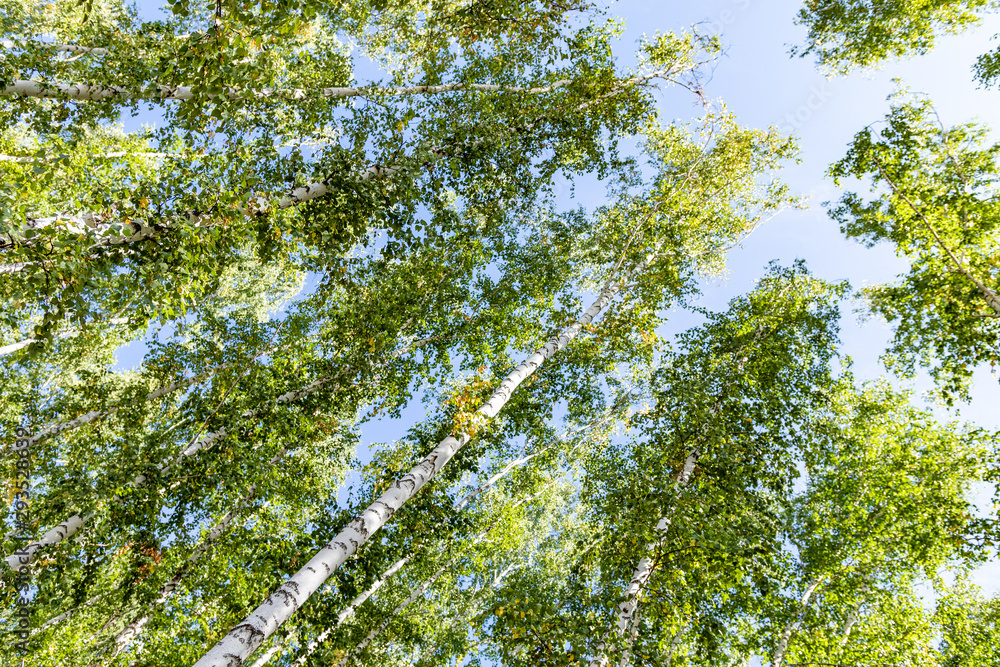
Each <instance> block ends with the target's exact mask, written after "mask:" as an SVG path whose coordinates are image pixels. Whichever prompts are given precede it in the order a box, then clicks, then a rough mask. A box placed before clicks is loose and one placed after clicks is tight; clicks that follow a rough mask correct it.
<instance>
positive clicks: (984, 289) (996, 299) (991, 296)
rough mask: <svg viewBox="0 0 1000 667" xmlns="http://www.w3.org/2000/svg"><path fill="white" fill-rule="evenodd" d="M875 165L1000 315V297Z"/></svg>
mask: <svg viewBox="0 0 1000 667" xmlns="http://www.w3.org/2000/svg"><path fill="white" fill-rule="evenodd" d="M875 164H877V165H878V170H879V172H880V173H881V174H882V178H884V179H885V180H886V182H887V183H888V184H889V187H890V188H892V191H893V192H894V193H895V194H896V195H897V196H898V197H899V198H900V199H902V200H903V201H904V202H906V205H907V206H909V207H910V209H911V210H912V211H913V212H914V213H916V214H917V217H919V218H920V219H921V220H922V221H923V223H924V226H925V227H927V230H928V231H929V232H930V233H931V236H933V237H934V242H935V243H937V245H938V247H939V248H941V249H942V250H943V251H944V252H945V254H946V255H948V258H949V259H950V260H951V263H952V264H953V265H954V266H955V269H956V270H957V271H958V272H959V273H961V274H962V275H963V276H965V277H966V278H967V279H968V280H969V281H970V282H971V283H973V284H974V285H975V286H976V287H977V288H978V289H979V291H980V293H981V294H982V295H983V298H984V299H986V303H988V304H989V306H990V308H992V309H993V311H994V312H995V313H996V314H997V315H1000V296H998V295H997V293H996V292H995V291H994V290H993V289H991V288H990V287H989V286H987V285H986V284H985V283H983V282H982V281H981V280H979V278H977V277H976V276H975V275H973V274H972V272H971V271H969V270H968V269H967V268H966V267H965V264H963V263H962V260H960V259H959V258H958V257H956V256H955V253H954V252H952V250H951V248H949V247H948V245H947V244H946V243H945V242H944V240H943V239H942V238H941V236H940V235H939V234H938V232H937V229H936V228H935V227H934V225H933V224H931V221H930V219H929V218H928V217H927V216H926V215H925V214H924V212H923V211H922V210H920V208H918V207H917V205H916V204H914V203H913V201H911V200H910V198H909V197H907V196H906V195H905V194H904V193H903V192H902V191H901V190H900V189H899V188H898V187H897V186H896V183H895V182H894V181H893V180H892V179H891V178H889V175H888V174H887V173H886V172H885V170H884V169H883V168H882V163H881V162H879V161H878V159H876V160H875Z"/></svg>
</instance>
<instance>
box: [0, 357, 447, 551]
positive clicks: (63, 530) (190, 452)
mask: <svg viewBox="0 0 1000 667" xmlns="http://www.w3.org/2000/svg"><path fill="white" fill-rule="evenodd" d="M433 340H434V339H433V338H425V339H422V340H419V341H414V342H413V343H410V344H409V345H405V346H403V347H402V348H400V349H399V350H395V351H393V353H392V354H391V355H390V357H389V358H390V359H394V358H396V357H399V356H401V355H403V354H406V353H408V352H410V351H412V350H413V349H415V348H416V347H419V346H421V345H423V344H426V343H428V342H431V341H433ZM349 370H350V369H345V370H343V371H341V372H340V373H339V374H337V375H336V376H333V377H326V378H320V379H318V380H314V381H313V382H311V383H309V384H308V385H306V386H305V387H302V388H301V389H297V390H294V391H290V392H287V393H285V394H282V395H281V396H279V397H278V398H277V399H275V402H276V403H279V404H280V403H288V402H290V401H294V400H298V399H299V398H302V397H303V396H305V395H306V394H309V393H311V392H313V391H316V390H317V389H319V388H320V387H321V386H323V385H324V384H326V383H328V382H330V381H333V380H336V379H337V378H338V377H340V376H342V375H344V374H345V373H347V372H348V371H349ZM338 386H339V385H338ZM335 389H336V387H335ZM157 391H161V390H159V389H158V390H157ZM153 393H154V394H155V393H156V392H153ZM256 414H258V413H257V411H247V412H244V413H243V414H242V415H241V416H242V417H243V418H244V419H249V418H251V417H253V416H255V415H256ZM228 434H229V432H228V430H227V429H226V428H225V427H223V428H220V429H219V430H218V431H214V432H212V433H209V434H207V435H205V436H203V437H201V438H199V439H198V440H196V441H195V442H192V443H191V444H189V445H188V446H187V447H185V448H184V450H183V451H181V453H180V454H179V455H177V456H176V457H174V458H173V459H171V460H168V461H165V462H163V463H160V464H159V465H158V466H157V467H156V474H157V475H162V474H165V473H166V472H167V471H169V470H170V469H171V468H173V467H174V466H176V465H178V464H179V463H181V462H182V461H183V460H184V459H186V458H187V457H189V456H194V455H195V454H197V453H199V452H202V451H207V450H209V449H211V448H212V447H214V446H215V445H216V443H217V442H218V441H219V440H221V439H223V438H224V437H226V436H227V435H228ZM148 479H149V477H148V476H147V475H146V474H145V473H141V474H139V475H137V476H136V477H135V478H134V479H133V480H132V481H130V482H129V483H128V484H126V488H130V487H138V486H141V485H143V484H145V483H146V481H148ZM93 516H94V512H91V513H90V514H88V515H87V516H84V517H81V516H80V515H79V514H74V515H73V516H72V517H70V518H69V519H67V520H66V521H64V522H63V523H61V524H59V525H58V526H56V527H55V528H53V529H52V530H50V531H49V532H48V533H46V534H45V535H44V536H42V539H40V540H39V541H38V542H34V543H32V544H29V545H27V546H26V547H25V548H24V549H22V550H20V551H18V552H15V553H13V554H11V555H10V556H8V557H7V558H6V560H7V564H8V565H9V566H10V567H11V568H12V569H15V570H16V569H17V567H19V566H20V565H23V564H27V563H30V562H31V561H32V560H33V559H34V555H35V554H36V553H37V552H38V551H39V550H40V549H42V548H44V547H47V546H50V545H53V544H58V543H60V542H62V541H64V540H67V539H69V538H70V537H72V536H73V535H74V534H75V533H76V531H77V530H79V529H80V527H81V526H83V525H84V524H85V523H86V522H87V521H89V520H90V519H91V518H92V517H93ZM25 558H27V559H28V560H24V559H25Z"/></svg>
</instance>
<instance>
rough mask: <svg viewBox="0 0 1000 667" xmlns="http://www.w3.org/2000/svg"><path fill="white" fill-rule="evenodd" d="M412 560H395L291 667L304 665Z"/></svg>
mask: <svg viewBox="0 0 1000 667" xmlns="http://www.w3.org/2000/svg"><path fill="white" fill-rule="evenodd" d="M412 558H413V554H409V555H407V556H404V557H403V558H400V559H399V560H397V561H396V562H395V563H393V565H392V567H390V568H389V569H388V570H386V571H385V572H383V573H382V576H381V577H379V578H378V580H376V581H375V583H373V584H372V585H371V586H369V587H368V589H367V590H365V591H364V592H363V593H361V594H360V595H358V597H356V598H354V600H352V601H351V604H349V605H348V606H347V608H346V609H344V610H343V611H342V612H340V613H339V614H338V615H337V620H336V621H335V622H334V624H333V625H331V626H330V627H328V628H327V629H326V630H324V631H323V632H321V633H319V635H317V636H316V638H315V639H313V640H312V641H310V642H309V644H308V645H307V646H306V650H305V653H303V654H302V655H300V656H299V657H298V658H296V659H295V662H293V663H292V667H301V666H302V665H304V664H305V663H306V660H308V659H309V656H311V655H312V654H313V653H314V652H315V651H316V649H317V648H319V646H320V645H321V644H322V643H323V642H325V641H326V638H327V637H329V636H330V633H331V632H333V631H334V629H335V628H337V626H339V625H340V624H341V623H343V622H344V621H346V620H347V619H348V618H350V617H351V616H353V615H354V612H355V611H357V609H358V607H360V606H361V605H362V603H364V601H365V600H367V599H368V598H370V597H371V596H372V595H373V594H374V593H375V592H376V591H377V590H378V589H380V588H382V586H383V584H385V582H386V581H388V580H389V578H390V577H391V576H392V575H394V574H396V573H397V572H399V571H400V570H401V569H402V568H403V566H404V565H406V564H407V563H409V562H410V559H412Z"/></svg>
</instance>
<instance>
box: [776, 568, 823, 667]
mask: <svg viewBox="0 0 1000 667" xmlns="http://www.w3.org/2000/svg"><path fill="white" fill-rule="evenodd" d="M822 582H823V580H822V579H814V580H813V581H812V583H810V584H809V587H808V588H806V591H805V593H803V594H802V599H801V600H800V601H799V607H798V609H797V610H796V611H795V615H794V616H793V617H792V620H790V621H788V624H787V625H785V629H784V630H783V631H782V633H781V637H780V638H779V639H778V645H777V646H775V648H774V655H773V656H772V657H771V667H782V665H784V663H785V652H786V651H787V650H788V642H789V641H790V640H791V638H792V634H794V632H795V630H797V629H798V627H799V622H800V621H801V620H802V612H804V611H805V609H806V607H807V606H808V605H809V600H810V599H811V598H812V596H813V593H815V592H816V589H817V588H819V585H820V584H821V583H822Z"/></svg>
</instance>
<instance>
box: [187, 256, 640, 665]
mask: <svg viewBox="0 0 1000 667" xmlns="http://www.w3.org/2000/svg"><path fill="white" fill-rule="evenodd" d="M651 260H652V256H649V257H647V258H646V260H644V261H643V262H642V263H640V265H639V266H638V267H636V269H635V271H636V272H638V271H641V270H642V269H643V268H645V266H646V265H647V264H648V263H649V262H650V261H651ZM624 282H627V281H624V280H620V279H612V280H611V281H610V282H609V283H608V284H607V285H606V286H605V288H604V289H603V290H602V292H601V294H600V295H599V297H598V298H597V300H596V301H595V302H594V304H593V305H592V306H591V307H590V308H589V309H588V310H587V311H586V312H585V313H584V314H583V316H581V317H580V319H579V320H577V322H575V323H574V324H573V325H572V326H570V327H568V328H567V329H566V330H565V331H563V333H562V334H561V335H559V336H556V337H553V338H552V340H550V341H549V342H548V343H546V344H545V345H544V346H543V347H542V348H540V349H539V350H538V351H537V352H535V353H534V354H533V355H531V356H530V357H528V359H527V360H525V361H524V362H523V363H522V364H521V365H520V366H518V367H517V368H516V369H514V370H513V371H512V372H511V373H510V374H509V375H508V376H507V377H506V378H505V379H504V381H503V382H501V384H500V386H499V387H497V389H496V390H495V391H494V392H493V395H492V396H491V397H490V399H489V400H488V401H487V402H486V403H485V404H483V405H482V406H480V408H479V409H478V410H477V411H476V417H477V418H478V421H479V422H480V423H483V424H485V423H488V422H489V421H490V420H492V419H493V418H494V417H495V416H496V414H497V413H498V412H499V411H500V410H501V409H502V408H503V406H504V405H505V404H506V403H507V401H508V400H509V399H510V397H511V394H512V393H513V392H514V391H515V390H516V389H517V387H518V386H519V385H520V384H521V383H522V382H523V381H524V380H525V379H527V378H528V377H529V376H530V375H532V374H533V373H534V372H535V371H536V370H538V368H539V367H541V365H542V364H543V363H545V361H546V360H547V359H549V358H550V357H552V356H553V355H554V354H556V353H558V352H559V351H560V350H562V349H563V348H565V347H566V346H567V345H569V343H570V342H571V341H572V340H573V339H574V338H576V336H577V335H578V334H579V333H580V331H581V330H582V329H583V328H584V327H585V326H587V325H588V324H590V323H591V322H592V321H593V320H594V318H596V317H597V316H598V315H599V314H600V313H601V311H602V310H604V308H605V307H606V306H607V305H608V303H610V301H611V299H612V298H614V296H615V295H616V294H617V293H618V291H619V289H620V288H621V285H622V284H623V283H624ZM470 440H472V436H471V435H469V434H468V433H460V434H458V435H457V436H448V437H447V438H445V439H444V440H442V441H441V443H439V444H438V446H437V447H435V448H434V449H433V450H432V451H431V453H430V454H428V455H427V457H426V458H424V460H423V461H421V462H420V463H419V464H418V465H417V466H416V467H415V468H414V469H413V470H411V471H410V472H409V473H408V474H406V475H404V476H403V477H402V478H401V479H399V480H397V481H396V482H394V483H393V484H392V485H391V486H390V487H389V489H388V490H386V491H385V492H384V493H383V494H382V495H381V496H380V497H379V498H378V499H377V500H376V501H375V502H373V503H372V504H371V505H370V506H369V507H368V508H367V509H365V510H364V512H362V513H361V514H360V515H359V516H357V517H356V518H355V519H354V520H353V521H351V522H350V523H349V524H348V525H347V526H346V527H345V528H344V529H343V530H342V531H341V532H340V533H339V534H338V535H336V536H335V537H334V538H333V539H332V540H331V541H330V542H329V543H328V544H327V545H326V546H325V547H323V548H322V549H321V550H320V551H319V553H317V554H316V555H315V556H314V557H313V558H312V559H311V560H310V561H309V562H308V563H307V564H306V565H305V567H303V568H302V569H301V570H299V571H298V572H296V573H295V574H294V575H292V577H291V578H290V579H289V580H288V581H286V582H285V583H284V584H282V585H281V586H280V587H278V589H277V590H276V591H275V592H274V593H272V594H271V595H270V596H268V598H267V599H266V600H265V601H264V602H263V603H262V604H261V605H260V606H259V607H257V609H255V610H254V611H253V612H251V614H250V615H249V616H248V617H247V618H246V620H244V621H243V622H242V623H240V624H239V625H237V626H236V627H234V628H233V629H232V630H230V631H229V633H228V634H227V635H226V636H225V637H223V638H222V639H221V640H220V641H219V642H218V643H217V644H216V645H215V646H213V647H212V648H211V649H209V650H208V652H207V653H205V655H203V656H202V657H201V659H200V660H198V662H196V663H195V667H231V666H232V665H239V664H241V663H242V661H243V660H245V659H246V658H247V657H248V656H249V655H250V654H251V653H253V652H254V650H256V649H257V647H258V646H260V645H261V643H262V642H263V641H264V640H265V639H267V638H268V637H269V636H271V634H273V633H274V632H275V630H277V629H278V628H279V627H281V625H282V624H283V623H284V622H285V621H287V620H288V619H289V618H290V617H291V616H292V614H294V613H295V611H296V610H297V609H298V608H299V607H300V606H301V605H302V604H303V603H304V602H305V601H306V600H307V599H308V598H309V596H311V595H312V594H313V593H314V592H315V591H316V589H318V588H319V587H320V585H322V584H323V582H324V581H326V580H327V579H328V578H329V577H330V575H331V574H333V572H334V570H336V569H337V568H338V567H340V566H341V565H343V564H344V562H345V561H346V560H347V559H348V558H349V557H350V556H352V555H353V554H354V553H355V552H356V551H357V550H358V549H359V548H360V547H361V545H363V544H364V543H365V542H367V541H368V540H369V539H370V538H371V536H372V535H374V534H375V533H376V532H377V531H378V530H379V529H380V528H381V527H382V526H384V525H385V523H386V522H387V521H388V520H389V519H390V518H391V517H392V515H393V514H395V513H396V511H398V510H399V508H400V507H402V506H403V505H404V504H405V503H406V502H407V501H408V500H409V499H410V498H412V497H413V496H414V495H416V493H417V492H418V491H419V490H420V489H421V488H423V486H424V485H425V484H427V482H429V481H430V480H431V479H432V478H433V477H434V476H435V475H436V474H437V473H438V472H439V471H440V470H441V469H442V468H443V467H444V466H445V465H447V463H448V461H450V460H451V459H452V457H454V456H455V454H457V453H458V451H459V450H460V449H461V448H462V447H463V446H465V445H466V444H467V443H468V442H469V441H470Z"/></svg>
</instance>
